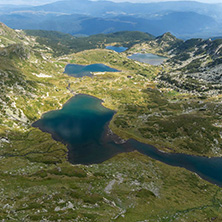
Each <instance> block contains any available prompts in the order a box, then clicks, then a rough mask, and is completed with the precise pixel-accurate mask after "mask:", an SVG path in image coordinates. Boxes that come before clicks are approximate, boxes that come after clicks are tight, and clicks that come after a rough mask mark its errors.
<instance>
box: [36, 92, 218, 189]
mask: <svg viewBox="0 0 222 222" xmlns="http://www.w3.org/2000/svg"><path fill="white" fill-rule="evenodd" d="M76 96H86V97H88V98H94V99H96V100H98V101H97V102H99V104H100V105H101V106H102V107H103V108H105V109H107V110H109V111H112V112H113V114H112V117H111V119H110V120H109V121H108V122H106V123H105V125H104V126H103V129H102V134H101V136H100V137H99V143H101V146H102V147H104V149H103V150H102V151H103V152H106V146H108V147H109V149H110V148H111V150H110V151H112V152H113V153H112V152H111V153H109V154H108V156H104V157H102V159H101V158H100V159H98V160H93V161H88V162H85V163H84V162H81V161H79V162H78V160H74V159H73V158H72V157H73V153H72V151H73V146H72V145H71V144H70V143H67V142H66V141H65V140H63V139H62V138H61V137H59V136H57V134H56V133H55V132H54V133H53V132H49V131H47V130H45V129H44V127H43V125H41V119H40V120H38V121H36V122H34V123H33V124H32V127H36V128H38V129H40V130H41V131H43V132H47V133H50V134H51V136H52V138H53V139H54V140H56V141H58V142H61V143H63V144H64V145H66V146H67V149H68V152H67V161H68V162H70V163H71V164H74V165H76V164H82V165H92V164H100V163H102V162H104V161H106V160H109V159H111V158H112V157H114V156H116V155H117V154H120V153H124V152H132V151H138V152H140V153H142V154H143V155H146V156H148V157H150V158H152V159H155V160H156V161H160V162H163V163H165V164H167V165H171V166H174V167H181V168H185V169H187V170H189V171H191V172H194V173H196V174H197V175H198V176H199V177H201V178H202V179H204V180H207V181H208V182H210V183H212V184H215V185H217V186H219V187H221V186H222V180H221V181H220V180H219V179H216V178H218V176H217V171H218V170H220V164H219V165H218V163H217V161H220V160H221V159H222V158H220V157H203V156H195V155H188V154H184V153H169V152H162V151H161V150H159V149H157V148H156V147H155V146H153V145H150V144H146V143H142V142H139V141H137V140H135V139H127V140H123V139H122V138H121V137H119V136H118V135H117V134H115V133H113V132H112V130H111V129H110V128H109V123H110V121H111V120H112V118H113V116H114V115H115V113H116V111H113V110H111V109H109V108H106V107H105V106H103V103H104V101H103V100H101V99H98V98H97V97H95V96H92V95H88V94H76V95H75V96H73V97H72V98H70V99H69V100H68V101H67V102H66V103H65V104H64V105H63V107H64V106H65V105H67V104H69V103H70V102H71V100H72V99H74V98H75V97H76ZM62 109H63V108H62ZM62 109H61V110H62ZM54 111H58V110H54ZM54 111H49V112H47V113H50V112H54ZM103 145H104V146H103ZM80 146H81V145H80ZM112 147H113V149H112ZM107 152H108V151H107ZM71 154H72V156H71ZM87 154H88V153H87ZM87 154H86V155H87ZM164 157H166V158H168V160H165V159H164ZM174 158H176V159H174ZM177 158H179V160H180V161H179V162H178V160H177ZM170 159H172V161H169V160H170ZM175 160H176V161H175ZM194 160H197V161H200V163H202V162H203V164H204V162H206V163H209V168H210V167H211V168H212V169H213V170H214V174H215V177H214V176H212V177H210V176H209V175H207V174H204V172H205V171H203V172H202V171H201V170H202V169H201V168H202V165H197V166H196V165H192V163H193V162H192V161H194ZM173 161H174V162H175V163H174V162H173ZM214 162H215V163H216V164H217V165H216V166H217V167H216V168H215V169H214V168H213V167H214ZM183 164H184V165H183ZM190 164H191V165H190ZM205 167H206V166H205ZM206 169H207V168H206ZM199 170H200V171H199ZM204 170H205V168H204ZM217 181H218V182H217Z"/></svg>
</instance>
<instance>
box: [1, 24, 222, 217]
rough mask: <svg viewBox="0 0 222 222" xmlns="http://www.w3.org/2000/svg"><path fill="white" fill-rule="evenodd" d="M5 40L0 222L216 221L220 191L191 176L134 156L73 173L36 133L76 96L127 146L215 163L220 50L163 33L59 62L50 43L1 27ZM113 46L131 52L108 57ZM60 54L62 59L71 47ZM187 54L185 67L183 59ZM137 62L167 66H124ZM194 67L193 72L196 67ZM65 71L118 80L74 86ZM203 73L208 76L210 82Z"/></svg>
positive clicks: (56, 147) (87, 80)
mask: <svg viewBox="0 0 222 222" xmlns="http://www.w3.org/2000/svg"><path fill="white" fill-rule="evenodd" d="M1 33H2V35H1V36H0V40H1V44H2V47H1V49H0V59H1V63H0V77H1V78H0V84H1V94H0V100H1V112H0V159H1V167H0V181H1V183H0V192H1V197H2V198H1V200H0V207H1V209H2V210H1V211H0V220H3V219H5V220H8V221H12V220H17V221H41V220H48V221H58V220H60V221H73V220H74V221H142V220H143V221H144V220H149V221H194V220H196V221H204V220H205V221H210V220H214V221H220V220H221V219H222V218H221V215H222V213H221V207H220V206H221V203H222V190H221V188H220V187H219V186H216V185H214V184H213V183H209V182H207V181H206V180H203V179H201V178H200V177H199V176H198V175H196V174H194V173H192V172H190V171H187V170H185V169H183V168H180V167H172V166H169V165H166V164H163V163H161V162H159V161H157V160H154V159H151V158H150V157H148V156H145V155H142V154H140V153H139V152H137V151H134V152H129V153H121V154H118V155H116V156H114V157H112V158H111V159H108V160H106V161H105V162H103V163H100V164H93V165H81V164H77V165H76V164H74V165H73V164H71V163H70V162H69V161H68V148H67V147H66V146H65V145H64V144H62V143H61V142H59V141H56V140H54V139H52V137H51V135H50V134H48V133H45V132H42V131H41V130H39V129H36V128H33V127H32V124H33V123H34V122H36V121H37V120H39V119H40V118H41V116H42V115H43V114H44V113H46V112H49V111H52V110H57V109H61V108H62V106H63V105H64V104H65V103H66V102H67V101H68V100H69V99H71V98H72V97H73V96H74V95H78V94H87V95H90V96H94V97H96V98H98V99H100V100H102V101H103V103H102V105H103V106H104V107H106V108H108V109H112V110H114V111H115V115H114V116H113V118H112V120H111V122H110V123H109V128H110V132H111V133H114V134H116V135H118V136H119V137H120V138H121V139H123V140H127V139H135V140H137V141H139V142H142V143H146V144H150V145H153V146H155V147H157V148H158V149H159V150H161V151H163V152H170V153H183V154H190V155H196V156H207V157H221V154H222V151H221V148H222V147H221V144H222V134H221V133H222V132H221V113H222V103H221V97H222V96H221V88H220V87H221V84H220V82H218V78H217V76H218V75H219V74H217V72H218V73H220V72H219V71H218V70H219V67H220V58H221V54H220V44H219V41H218V40H217V41H216V42H214V41H211V42H208V41H200V40H198V41H196V40H188V42H187V41H182V40H179V39H176V37H174V36H172V35H171V34H169V33H167V34H165V35H163V36H160V37H157V38H154V37H152V38H151V39H145V40H144V39H143V37H144V35H142V36H143V37H142V36H141V35H139V36H141V37H140V38H138V39H137V41H138V42H135V41H134V40H132V42H131V40H128V41H127V42H125V43H123V42H122V41H118V40H117V39H116V38H114V39H113V40H110V42H106V41H105V40H104V39H100V40H99V41H98V39H96V40H95V42H97V43H99V44H96V46H95V45H94V46H93V49H92V48H88V49H87V48H84V51H82V49H76V51H75V52H74V51H69V50H68V51H69V53H67V54H66V53H61V54H60V55H57V53H55V52H56V50H55V49H53V44H52V42H53V41H43V39H41V38H42V37H36V36H34V35H27V33H25V32H23V31H15V30H12V29H10V28H8V27H6V26H5V25H4V24H1ZM54 34H55V33H50V35H52V36H54ZM57 34H58V33H56V35H57ZM122 34H124V33H122ZM137 34H138V33H137ZM47 35H48V34H47ZM118 35H120V36H121V34H118ZM112 36H116V34H115V35H114V34H113V35H112ZM94 37H95V36H94ZM94 37H89V38H94ZM146 37H147V35H146ZM53 38H54V39H55V37H51V39H53ZM61 38H62V37H61ZM67 38H70V37H67ZM87 38H88V37H87ZM105 38H106V36H105ZM47 39H50V37H48V36H47ZM132 39H133V38H132ZM69 41H72V40H69ZM73 41H80V40H76V39H74V40H73ZM81 41H83V43H84V41H89V39H86V40H84V39H81ZM189 41H191V42H189ZM43 42H44V44H43ZM101 43H102V44H101ZM188 43H189V44H188ZM118 44H119V45H120V46H126V47H129V49H128V50H126V51H124V52H121V53H117V52H115V51H113V50H108V49H105V47H106V46H107V45H113V46H118ZM57 45H59V46H58V47H59V50H60V51H61V52H62V51H63V49H64V52H65V50H66V49H67V45H68V44H57V43H56V46H57ZM80 47H81V46H80ZM184 47H187V49H186V50H187V54H188V55H189V57H188V55H187V56H185V58H183V57H182V51H181V50H182V49H183V50H184ZM201 49H203V50H202V51H201ZM134 53H153V54H157V55H160V56H164V57H168V60H167V61H166V62H164V63H163V64H162V65H160V66H152V65H150V64H146V63H140V62H138V61H134V60H132V59H129V58H128V56H129V55H130V54H134ZM185 55H186V54H185ZM191 55H192V56H191ZM197 59H199V61H198V62H199V63H200V65H199V66H198V67H197V66H195V65H193V64H194V63H195V62H196V60H197ZM199 63H198V64H199ZM67 64H78V65H84V66H86V65H87V66H88V65H92V64H104V65H106V66H108V67H111V68H113V69H116V70H119V71H120V72H103V73H98V72H95V73H93V76H91V77H89V76H84V77H82V78H74V77H71V76H68V75H67V74H65V73H64V71H65V67H66V65H67ZM199 67H201V69H200V68H199ZM202 68H203V69H206V71H205V72H206V74H205V73H204V72H202ZM199 72H201V73H202V74H203V75H204V76H207V73H209V75H210V76H211V77H210V79H208V78H207V79H206V78H205V77H202V76H201V75H198V73H199ZM214 72H215V75H212V73H214ZM195 74H196V75H195ZM191 75H192V78H190V76H191ZM204 78H205V79H204ZM199 85H200V87H198V86H199ZM188 86H195V87H194V88H192V87H188ZM203 86H205V87H204V89H203ZM207 87H208V88H207ZM86 194H87V195H86Z"/></svg>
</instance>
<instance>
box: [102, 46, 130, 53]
mask: <svg viewBox="0 0 222 222" xmlns="http://www.w3.org/2000/svg"><path fill="white" fill-rule="evenodd" d="M106 49H109V50H113V51H115V52H125V51H126V50H127V49H128V48H126V47H123V46H112V45H109V46H106Z"/></svg>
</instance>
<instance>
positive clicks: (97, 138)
mask: <svg viewBox="0 0 222 222" xmlns="http://www.w3.org/2000/svg"><path fill="white" fill-rule="evenodd" d="M101 102H102V101H101V100H99V99H97V98H95V97H92V96H88V95H77V96H75V97H73V98H72V99H70V100H69V101H68V102H67V103H66V104H65V105H64V106H63V108H62V109H61V110H56V111H51V112H48V113H46V114H44V115H43V116H42V118H41V119H40V120H38V121H37V122H35V123H34V124H33V126H34V127H38V128H40V129H41V130H42V131H44V132H49V133H51V134H52V136H53V138H54V139H56V140H59V141H62V142H63V143H65V144H67V145H68V149H69V153H68V159H69V161H70V162H71V163H73V164H95V163H101V162H103V161H105V160H107V159H109V158H111V157H113V156H115V155H116V154H118V153H121V152H130V151H133V150H137V151H139V152H141V153H142V154H144V155H147V156H149V157H151V158H153V159H156V160H159V161H161V162H163V163H166V164H168V165H172V166H179V167H184V168H186V169H188V170H190V171H193V172H195V173H197V174H198V175H200V176H201V177H202V178H203V179H205V180H208V181H210V182H212V183H214V184H217V185H219V186H222V158H206V157H199V156H191V155H186V154H174V153H164V152H160V151H159V150H158V149H156V148H155V147H153V146H151V145H148V144H144V143H140V142H138V141H136V140H132V139H130V140H128V141H126V142H125V143H123V144H119V143H118V144H117V143H116V142H115V141H118V137H117V136H116V135H112V134H110V133H109V129H108V123H109V122H110V120H111V119H112V117H113V115H114V113H115V112H114V111H112V110H110V109H107V108H105V107H103V106H102V104H101Z"/></svg>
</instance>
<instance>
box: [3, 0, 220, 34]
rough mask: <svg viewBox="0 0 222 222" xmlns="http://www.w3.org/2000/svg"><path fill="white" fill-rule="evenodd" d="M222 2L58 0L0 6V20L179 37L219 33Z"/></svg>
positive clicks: (34, 26) (21, 25)
mask: <svg viewBox="0 0 222 222" xmlns="http://www.w3.org/2000/svg"><path fill="white" fill-rule="evenodd" d="M221 11H222V4H204V3H199V2H192V1H189V2H187V1H182V2H181V1H180V2H164V3H128V2H124V3H114V2H110V1H89V0H81V1H80V0H76V1H75V2H74V1H70V0H68V1H59V2H55V3H51V4H46V5H42V6H35V7H33V6H32V7H28V6H24V7H21V6H20V7H16V6H0V21H1V22H4V23H5V24H7V25H8V26H10V27H11V28H14V29H42V30H54V31H61V32H65V33H69V34H72V35H76V34H78V35H79V34H81V35H92V34H98V33H111V32H117V31H126V30H127V31H142V32H149V33H151V34H153V35H156V36H157V35H161V34H163V33H165V32H171V33H173V34H174V35H176V36H177V37H180V38H190V37H206V38H207V37H210V36H220V35H222V31H221V28H220V27H221V24H222V14H221Z"/></svg>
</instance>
